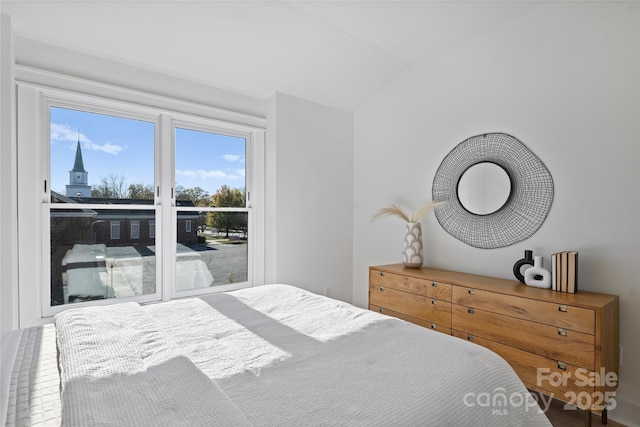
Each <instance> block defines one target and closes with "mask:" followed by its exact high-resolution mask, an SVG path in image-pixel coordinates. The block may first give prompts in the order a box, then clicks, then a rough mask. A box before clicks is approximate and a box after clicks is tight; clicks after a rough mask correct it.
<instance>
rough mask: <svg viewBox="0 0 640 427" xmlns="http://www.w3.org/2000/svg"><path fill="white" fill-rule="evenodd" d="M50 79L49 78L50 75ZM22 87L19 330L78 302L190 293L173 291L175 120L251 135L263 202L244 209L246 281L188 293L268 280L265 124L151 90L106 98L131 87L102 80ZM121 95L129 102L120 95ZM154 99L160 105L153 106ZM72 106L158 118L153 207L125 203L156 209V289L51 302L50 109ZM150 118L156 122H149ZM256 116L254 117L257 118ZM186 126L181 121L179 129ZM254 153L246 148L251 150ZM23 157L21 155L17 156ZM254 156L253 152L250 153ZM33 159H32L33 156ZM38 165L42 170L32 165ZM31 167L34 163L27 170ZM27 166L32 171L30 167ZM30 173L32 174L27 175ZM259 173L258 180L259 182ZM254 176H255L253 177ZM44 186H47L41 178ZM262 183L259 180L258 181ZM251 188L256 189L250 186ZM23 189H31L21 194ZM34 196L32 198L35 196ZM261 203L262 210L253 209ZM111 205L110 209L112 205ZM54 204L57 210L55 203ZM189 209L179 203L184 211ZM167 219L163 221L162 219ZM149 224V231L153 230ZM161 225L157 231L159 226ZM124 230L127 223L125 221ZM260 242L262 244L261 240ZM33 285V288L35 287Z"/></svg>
mask: <svg viewBox="0 0 640 427" xmlns="http://www.w3.org/2000/svg"><path fill="white" fill-rule="evenodd" d="M49 77H51V76H49ZM60 79H62V80H65V79H67V80H72V81H74V82H75V83H78V84H77V86H79V88H78V89H82V87H84V88H85V89H95V87H93V85H97V84H95V83H92V82H86V81H79V80H76V79H74V78H70V77H66V76H62V77H60V76H56V77H54V78H53V79H52V80H54V81H56V82H60ZM17 89H18V90H17V92H18V110H17V112H18V114H17V120H18V131H19V133H18V134H19V138H18V139H19V143H18V152H19V160H18V176H19V177H21V178H22V177H24V178H26V179H21V180H20V181H19V195H18V209H19V211H20V212H22V213H28V214H27V216H26V218H25V219H26V221H24V222H23V225H22V226H21V225H20V224H19V230H18V234H19V241H20V242H24V241H29V242H35V244H34V245H32V246H31V247H30V248H25V246H26V245H21V246H20V248H19V254H18V263H19V272H20V278H21V279H22V280H20V281H19V284H18V287H19V289H20V291H21V292H20V298H19V305H20V319H19V326H20V327H29V326H35V325H38V324H42V323H46V322H48V321H50V318H51V316H53V315H54V314H56V313H58V312H60V311H63V310H66V309H70V308H77V307H81V306H88V305H107V304H113V303H119V302H124V301H130V300H133V301H138V302H141V303H144V302H153V301H167V300H170V299H173V298H174V297H183V296H187V295H186V294H185V293H183V292H176V290H175V262H176V261H175V260H176V254H175V251H176V249H175V244H171V242H175V236H176V234H175V233H176V230H175V224H176V221H175V212H176V210H175V209H176V203H175V198H174V197H173V189H174V186H175V177H174V172H175V171H174V167H173V161H174V160H173V159H174V156H175V148H174V144H175V141H174V140H173V132H171V129H172V125H173V123H174V122H175V123H183V124H184V125H186V126H189V128H192V126H194V125H195V126H200V127H203V128H206V129H207V131H211V130H212V129H217V130H219V131H221V133H224V134H230V133H233V134H236V133H237V134H242V135H246V136H247V144H249V142H251V150H252V153H251V156H252V158H255V160H256V161H257V163H256V164H255V165H254V166H257V170H256V171H252V172H255V173H252V174H251V178H250V177H249V176H247V177H246V188H247V191H252V192H253V194H254V195H255V199H256V200H260V201H261V204H255V203H254V205H253V206H252V207H251V208H249V207H248V208H247V209H248V211H249V212H251V213H250V215H249V217H250V221H252V222H251V224H250V227H252V228H253V230H254V234H255V238H254V239H253V240H254V242H252V243H253V244H252V245H251V247H250V248H249V249H248V257H249V266H250V267H249V270H250V271H249V272H248V279H249V280H248V281H247V282H243V283H241V284H233V285H232V286H227V285H220V286H216V287H213V289H208V288H204V289H199V290H195V291H194V292H188V294H190V295H198V294H204V293H209V292H221V291H226V290H231V289H237V288H240V287H250V286H255V285H259V284H264V235H265V230H264V216H265V208H264V203H263V201H264V191H265V188H264V176H265V170H264V152H265V143H266V140H265V139H266V138H265V129H264V127H262V126H256V125H254V124H245V123H242V121H244V120H241V123H234V122H229V121H226V120H221V119H220V118H218V117H222V118H224V117H226V116H229V115H231V116H233V115H234V113H231V112H226V111H224V110H218V109H215V108H208V107H205V106H201V105H199V104H190V103H186V102H181V101H177V100H173V99H170V98H168V99H158V97H157V96H151V95H146V94H144V93H135V96H131V98H135V99H136V101H139V100H140V98H142V99H144V100H146V101H148V102H132V101H130V100H128V99H127V98H129V97H128V96H124V97H114V98H110V97H107V96H105V95H104V92H105V91H106V92H110V91H113V93H114V94H117V95H122V94H123V92H124V94H125V95H130V94H131V92H130V91H127V90H123V89H121V88H117V87H107V86H106V85H99V89H100V90H99V92H101V93H100V94H99V95H98V96H96V95H94V94H93V93H92V90H87V91H79V90H74V91H70V90H68V89H66V88H65V89H59V88H57V87H55V86H53V87H52V86H50V85H42V84H37V83H30V82H28V81H21V80H20V79H18V80H17ZM123 98H124V99H123ZM154 104H157V105H154ZM167 105H182V106H184V107H185V111H187V112H186V113H185V112H181V111H179V110H173V109H171V108H167ZM51 106H56V107H62V108H71V109H76V110H82V111H89V112H94V113H98V114H109V115H115V116H119V117H125V118H134V119H135V118H138V119H141V120H146V121H154V123H155V129H156V131H155V148H154V151H155V153H154V154H155V159H154V161H155V171H154V180H155V182H154V187H155V189H156V192H155V199H154V203H153V205H123V206H127V208H131V207H132V206H135V208H136V209H144V210H153V211H155V218H154V220H152V221H153V224H154V226H153V228H154V229H155V237H154V238H155V239H156V247H157V248H158V250H157V252H156V257H157V259H156V262H157V265H159V266H162V267H159V268H158V269H157V271H156V274H157V278H158V280H157V288H156V292H155V293H154V294H149V295H142V296H138V297H130V298H117V299H116V298H113V299H106V300H96V301H91V302H80V303H74V304H65V305H61V306H51V305H50V295H51V285H50V280H51V278H50V269H51V265H50V254H49V253H48V250H49V249H48V248H49V245H50V242H49V244H47V243H46V241H47V240H50V235H51V234H50V232H51V230H50V214H49V212H50V211H51V207H52V205H54V204H52V203H50V202H49V201H50V190H49V188H47V187H48V183H49V179H50V170H49V169H50V164H49V162H50V160H49V159H50V154H49V148H50V129H49V124H50V118H49V112H50V107H51ZM194 109H195V110H205V111H206V112H207V113H208V114H202V115H199V114H193V112H192V111H190V110H194ZM247 118H248V120H247V121H248V122H252V121H257V122H262V123H264V124H266V121H263V119H260V118H257V117H255V118H252V116H247ZM150 119H151V120H150ZM253 119H257V120H253ZM181 127H184V126H181ZM247 150H249V147H247ZM34 152H35V155H32V156H30V160H25V158H26V157H27V156H25V155H26V154H27V153H29V154H31V153H34ZM20 154H22V156H20ZM247 157H249V153H247ZM34 158H35V160H34ZM34 164H35V165H38V164H39V165H40V166H41V167H40V170H37V169H38V168H35V169H36V170H35V171H34V168H33V166H34ZM29 166H31V167H30V168H29ZM246 169H247V175H249V165H246ZM27 170H28V172H27ZM28 174H30V175H31V176H28ZM256 176H259V177H260V179H256ZM250 180H251V181H250ZM44 181H46V182H45V183H44V186H43V182H44ZM255 184H257V185H255ZM249 189H251V190H249ZM21 194H23V195H24V194H26V195H24V196H21ZM34 196H35V197H34ZM256 207H257V209H256ZM83 208H89V209H91V208H96V209H104V208H105V205H83ZM110 208H111V206H110ZM54 209H55V207H54ZM183 209H184V208H180V210H183ZM163 218H165V219H166V220H164V219H163ZM27 222H29V223H33V224H36V226H32V227H29V226H27V225H24V223H27ZM151 225H152V224H151V223H150V224H149V226H150V230H149V231H150V234H151ZM158 226H159V228H158ZM121 233H122V225H121ZM256 243H257V244H256ZM34 251H35V253H39V254H40V255H39V256H38V258H40V260H41V262H40V263H37V264H36V268H34V265H33V263H32V261H33V253H34ZM34 282H35V284H36V285H35V286H34Z"/></svg>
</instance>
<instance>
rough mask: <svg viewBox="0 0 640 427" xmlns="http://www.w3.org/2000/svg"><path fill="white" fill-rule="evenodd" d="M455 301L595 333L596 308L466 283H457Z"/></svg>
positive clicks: (578, 330)
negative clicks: (539, 298)
mask: <svg viewBox="0 0 640 427" xmlns="http://www.w3.org/2000/svg"><path fill="white" fill-rule="evenodd" d="M452 302H453V303H454V304H460V305H464V306H467V307H474V308H478V309H481V310H485V311H491V312H493V313H499V314H504V315H507V316H512V317H517V318H519V319H524V320H531V321H533V322H538V323H543V324H547V325H551V326H556V327H559V328H565V329H570V330H572V331H577V332H583V333H585V334H590V335H594V334H595V323H596V319H595V312H594V310H590V309H587V308H581V307H575V306H570V305H564V304H556V303H552V302H546V301H539V300H535V299H529V298H522V297H518V296H513V295H505V294H500V293H496V292H488V291H483V290H479V289H473V288H467V287H463V286H453V299H452Z"/></svg>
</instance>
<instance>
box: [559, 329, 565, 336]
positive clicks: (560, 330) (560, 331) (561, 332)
mask: <svg viewBox="0 0 640 427" xmlns="http://www.w3.org/2000/svg"><path fill="white" fill-rule="evenodd" d="M558 335H562V336H563V337H566V336H567V330H566V329H564V328H558Z"/></svg>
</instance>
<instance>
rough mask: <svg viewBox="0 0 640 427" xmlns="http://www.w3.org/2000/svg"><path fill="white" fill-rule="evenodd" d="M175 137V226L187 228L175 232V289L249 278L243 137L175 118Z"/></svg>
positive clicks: (249, 244) (222, 283)
mask: <svg viewBox="0 0 640 427" xmlns="http://www.w3.org/2000/svg"><path fill="white" fill-rule="evenodd" d="M174 137H175V177H176V192H177V196H176V197H177V202H178V203H177V204H178V207H177V208H176V209H177V215H176V219H177V224H178V229H184V230H185V235H184V236H181V235H180V234H178V236H177V238H178V241H177V247H176V251H177V253H178V263H177V265H178V267H181V266H182V268H179V269H178V270H177V271H176V274H177V275H178V276H177V277H176V290H177V291H178V292H180V293H185V292H189V291H194V290H195V292H197V290H198V289H199V288H201V287H207V286H208V287H211V286H219V285H230V284H234V283H243V282H247V281H249V280H250V277H249V272H250V266H249V253H250V250H249V247H250V246H251V244H252V242H251V240H250V236H251V234H252V233H251V230H249V212H250V211H251V210H250V209H249V208H248V206H247V174H246V164H247V145H248V143H247V136H246V135H241V134H233V133H224V134H223V133H221V132H219V131H217V130H216V129H215V128H207V127H203V126H197V125H195V124H193V123H184V122H179V123H176V126H175V129H174ZM194 153H197V155H194ZM205 184H206V186H204V185H205ZM201 186H204V188H202V187H201ZM193 223H195V224H196V227H195V229H196V231H197V235H193V233H192V224H193ZM182 224H184V225H182ZM185 242H197V245H196V246H190V245H189V244H186V245H185ZM188 249H189V250H188ZM182 257H184V258H182ZM182 259H185V260H188V261H181V260H182ZM187 263H188V264H187Z"/></svg>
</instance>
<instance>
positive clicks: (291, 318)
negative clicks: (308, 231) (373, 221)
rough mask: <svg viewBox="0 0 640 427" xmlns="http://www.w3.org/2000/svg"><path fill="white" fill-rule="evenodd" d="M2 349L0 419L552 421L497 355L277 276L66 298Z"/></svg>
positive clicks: (102, 422)
mask: <svg viewBox="0 0 640 427" xmlns="http://www.w3.org/2000/svg"><path fill="white" fill-rule="evenodd" d="M2 347H3V359H2V365H3V371H5V372H3V380H4V379H5V378H6V377H7V376H9V378H10V381H3V382H4V383H5V384H3V390H2V391H3V398H2V403H3V410H4V413H3V417H6V423H7V425H8V426H14V425H15V426H22V425H47V426H48V425H52V426H58V425H62V426H74V427H75V426H83V427H87V426H147V425H148V426H158V425H166V426H217V425H219V426H413V425H416V426H417V425H420V426H426V425H437V426H445V425H450V426H465V425H468V426H482V425H490V426H500V425H504V426H519V425H520V426H550V423H549V421H548V419H547V418H546V416H545V415H544V413H543V412H542V411H541V410H540V409H539V406H538V405H537V403H536V401H535V399H534V398H533V397H532V396H531V395H530V394H529V392H528V391H527V389H526V388H525V387H524V385H523V384H522V382H521V381H520V380H519V379H518V377H517V376H516V374H515V373H514V372H513V370H512V369H511V367H510V366H509V365H508V364H507V363H506V362H505V361H504V360H503V359H502V358H500V357H499V356H497V355H496V354H495V353H492V352H491V351H489V350H487V349H485V348H483V347H480V346H478V345H475V344H473V343H469V342H467V341H464V340H460V339H457V338H454V337H451V336H448V335H444V334H441V333H439V332H434V331H431V330H429V329H426V328H422V327H419V326H416V325H413V324H411V323H407V322H404V321H402V320H399V319H395V318H391V317H387V316H384V315H381V314H378V313H376V312H372V311H368V310H364V309H360V308H357V307H354V306H352V305H350V304H347V303H344V302H340V301H337V300H333V299H330V298H327V297H323V296H319V295H315V294H312V293H310V292H307V291H304V290H302V289H299V288H296V287H293V286H288V285H266V286H258V287H253V288H247V289H242V290H238V291H233V292H228V293H219V294H212V295H208V296H203V297H199V298H190V299H182V300H175V301H170V302H163V303H158V304H149V305H144V306H141V305H138V304H136V303H132V302H126V303H119V304H114V305H111V306H101V307H86V308H78V309H71V310H67V311H65V312H63V313H60V314H58V315H57V316H56V317H55V321H54V323H53V324H50V325H45V326H41V327H37V328H29V329H25V330H22V331H14V332H12V333H11V334H8V335H5V336H3V344H2ZM9 371H10V373H7V372H9ZM7 383H8V384H7Z"/></svg>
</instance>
